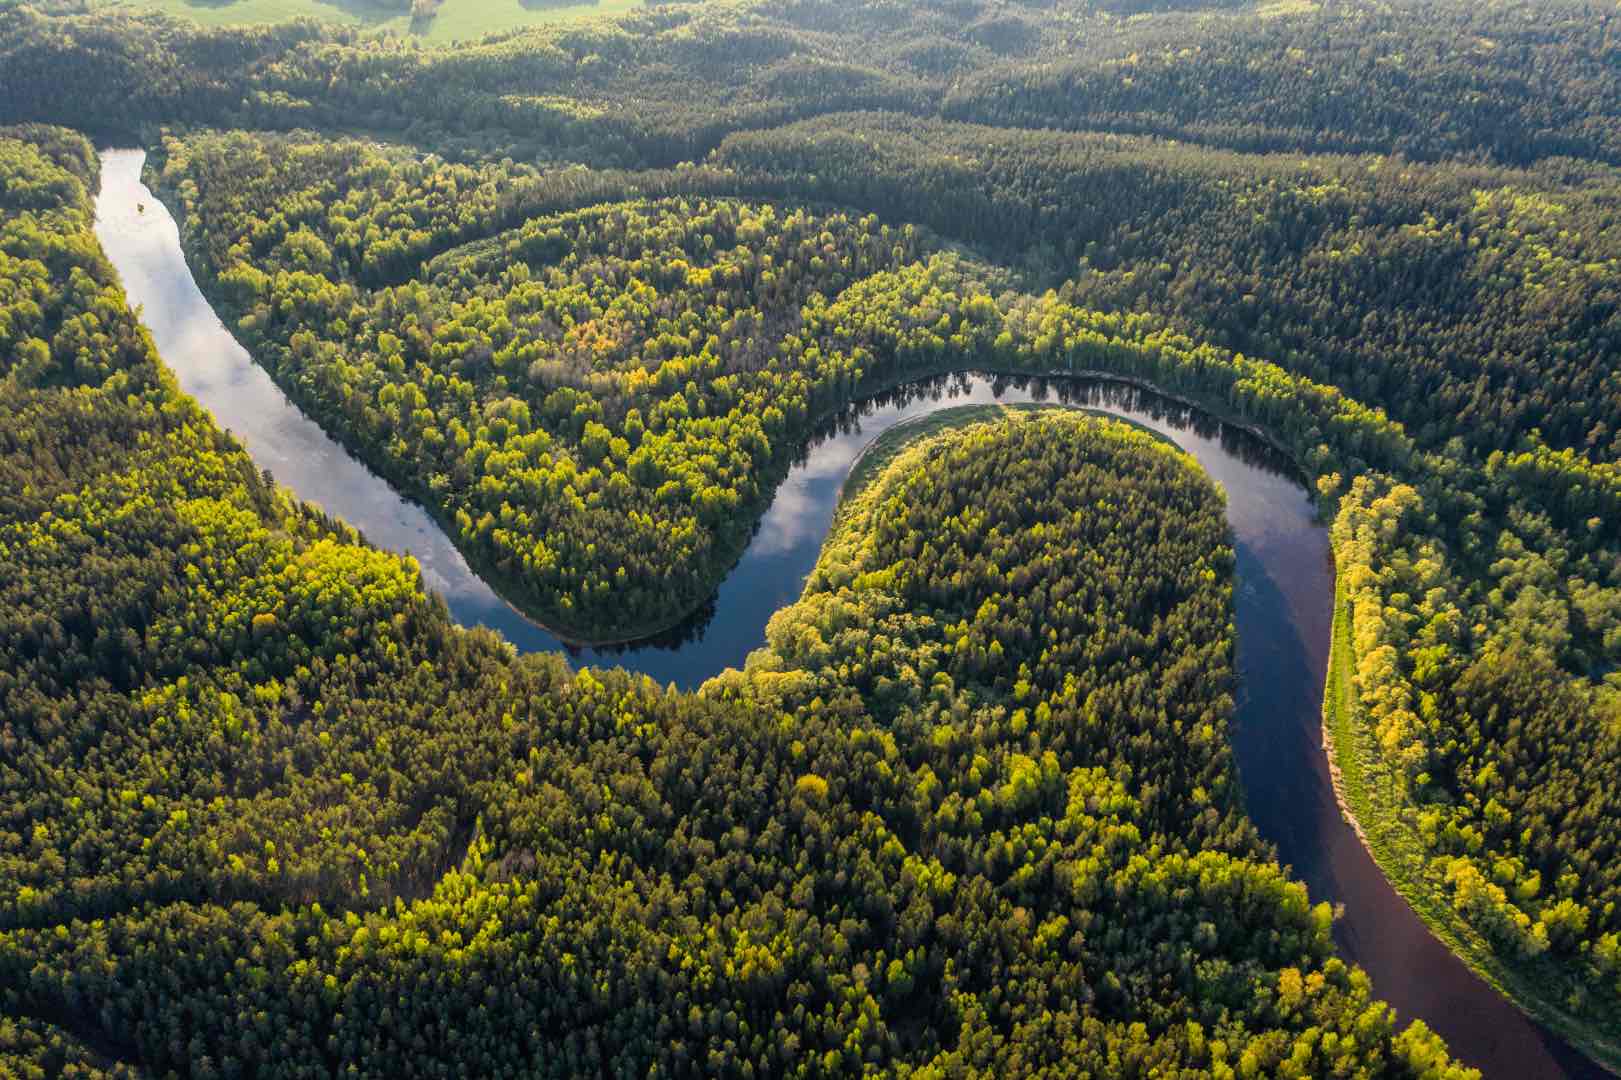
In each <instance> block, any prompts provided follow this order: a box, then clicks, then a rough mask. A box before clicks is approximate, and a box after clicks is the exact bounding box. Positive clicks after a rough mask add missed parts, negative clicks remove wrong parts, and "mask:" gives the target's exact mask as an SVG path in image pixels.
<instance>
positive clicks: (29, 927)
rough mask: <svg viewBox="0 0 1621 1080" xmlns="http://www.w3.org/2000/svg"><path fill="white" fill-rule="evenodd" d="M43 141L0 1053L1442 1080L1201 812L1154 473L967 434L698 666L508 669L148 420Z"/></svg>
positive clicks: (539, 660) (540, 1068)
mask: <svg viewBox="0 0 1621 1080" xmlns="http://www.w3.org/2000/svg"><path fill="white" fill-rule="evenodd" d="M84 151H85V147H84V144H83V143H82V142H80V141H78V140H76V139H75V138H73V137H71V136H68V135H66V134H65V133H62V132H58V131H44V130H40V129H26V130H23V131H19V132H15V133H12V134H11V135H10V136H9V137H7V138H5V139H4V140H0V168H3V169H4V175H5V176H6V186H5V192H6V196H5V197H6V199H7V208H8V210H9V211H11V213H10V214H9V215H8V218H7V224H6V226H5V227H4V229H3V230H0V251H3V252H4V253H5V258H6V259H7V260H9V261H8V262H7V263H6V269H7V271H8V273H7V278H6V280H8V281H14V282H18V283H20V284H22V285H24V286H26V287H27V292H26V295H13V296H12V297H11V298H10V299H8V301H7V306H6V308H5V313H6V320H7V321H6V322H5V324H4V325H5V326H7V327H8V328H10V327H19V328H20V329H18V330H15V331H12V332H15V333H18V334H19V335H20V334H23V333H26V334H28V337H27V338H25V339H21V340H23V341H24V342H25V343H26V342H32V341H45V340H47V339H43V338H39V337H37V336H34V335H35V334H36V333H38V332H47V333H50V334H51V335H52V336H51V338H50V339H48V340H49V344H48V345H47V347H46V353H47V357H50V356H54V355H57V354H59V353H60V354H63V355H66V350H67V347H68V346H69V345H71V344H73V343H75V342H78V343H81V344H82V349H81V352H82V355H83V356H84V357H85V359H84V361H83V362H80V363H75V364H74V365H73V366H71V367H64V366H58V365H54V364H52V363H50V362H49V361H48V359H47V361H46V362H40V363H34V364H31V365H29V366H27V367H23V366H20V365H19V366H16V367H13V368H12V369H11V370H8V372H7V374H6V377H5V379H4V381H3V382H0V395H3V400H4V404H5V407H6V415H7V416H8V417H10V418H12V419H11V421H10V422H9V423H8V424H7V426H6V429H5V436H4V437H5V442H4V443H3V444H0V450H3V457H0V461H3V463H4V464H3V467H4V468H5V470H6V472H7V473H8V474H9V475H10V476H12V477H13V478H14V479H15V480H16V482H15V483H12V484H8V485H6V487H5V491H6V494H5V499H6V502H5V503H4V504H0V560H3V561H4V570H5V573H4V574H3V578H0V579H3V580H4V581H6V582H7V583H8V593H7V596H6V603H5V605H4V608H3V610H4V612H5V615H4V620H3V623H0V655H3V656H4V659H5V665H4V673H5V674H4V682H3V683H0V694H3V697H0V701H3V703H4V710H5V717H6V719H5V721H4V726H3V727H0V735H3V737H4V739H5V741H6V748H7V754H6V756H5V758H4V760H3V761H0V784H3V789H4V791H5V799H4V802H3V806H0V812H3V814H4V815H5V816H4V819H3V820H4V822H5V824H4V826H3V828H0V838H3V839H4V841H5V845H6V848H5V854H6V858H5V861H4V863H3V864H0V872H3V873H4V875H5V879H6V882H7V889H6V894H7V895H8V896H10V897H12V900H11V901H10V902H9V903H8V904H7V905H6V907H5V908H4V910H3V911H0V976H3V978H0V986H3V987H4V990H3V991H0V994H3V997H0V1008H4V1010H5V1012H6V1014H7V1018H6V1019H4V1020H3V1021H0V1063H3V1064H4V1065H5V1066H6V1067H7V1068H10V1069H15V1070H17V1071H18V1072H20V1073H22V1074H24V1075H32V1074H36V1073H45V1072H47V1071H55V1070H57V1069H66V1068H68V1067H70V1066H71V1068H72V1069H74V1070H76V1071H77V1072H78V1073H79V1074H81V1075H92V1074H99V1073H101V1072H106V1073H107V1074H108V1075H117V1074H127V1065H126V1064H116V1063H115V1062H114V1061H113V1060H112V1059H122V1060H123V1061H124V1062H126V1063H129V1064H137V1065H140V1066H141V1067H144V1068H149V1069H151V1070H152V1071H153V1072H155V1073H162V1072H166V1071H169V1070H177V1071H185V1072H187V1073H189V1074H192V1075H237V1074H241V1073H252V1074H255V1075H309V1074H311V1073H326V1072H328V1071H332V1070H335V1069H342V1070H343V1071H348V1072H353V1073H355V1074H356V1075H361V1074H365V1075H389V1076H414V1075H442V1074H443V1073H444V1072H445V1071H447V1070H454V1071H458V1072H460V1071H466V1070H472V1071H477V1072H481V1073H497V1072H506V1071H510V1070H520V1069H521V1070H522V1071H524V1072H526V1073H530V1074H533V1073H544V1074H547V1075H578V1074H579V1073H581V1072H585V1071H590V1072H597V1071H602V1072H615V1073H620V1072H631V1073H638V1074H640V1073H645V1072H647V1071H648V1070H649V1069H656V1070H658V1071H661V1072H692V1071H702V1072H705V1073H710V1074H720V1073H724V1074H728V1075H758V1074H760V1073H781V1072H800V1073H806V1074H809V1073H834V1072H854V1071H859V1070H861V1069H862V1068H872V1069H896V1070H901V1071H912V1070H917V1071H922V1072H927V1073H929V1074H932V1075H947V1074H951V1075H958V1074H965V1073H967V1072H969V1071H990V1072H994V1073H995V1074H997V1075H1020V1074H1024V1073H1033V1072H1037V1071H1040V1070H1044V1069H1052V1068H1059V1067H1061V1068H1064V1069H1066V1070H1074V1069H1079V1070H1084V1071H1091V1072H1111V1071H1113V1072H1117V1071H1119V1069H1120V1068H1121V1067H1124V1068H1126V1069H1128V1070H1130V1071H1135V1072H1139V1073H1143V1074H1147V1073H1148V1072H1150V1071H1160V1070H1164V1069H1177V1070H1178V1071H1180V1072H1182V1073H1183V1074H1184V1075H1194V1076H1198V1075H1209V1076H1231V1075H1235V1073H1244V1074H1253V1073H1255V1072H1257V1071H1268V1072H1272V1073H1276V1074H1279V1075H1301V1076H1305V1075H1317V1074H1321V1073H1323V1072H1327V1071H1332V1070H1336V1069H1344V1070H1353V1071H1355V1072H1357V1073H1358V1074H1360V1075H1370V1076H1372V1075H1390V1076H1459V1077H1462V1076H1465V1075H1469V1074H1468V1073H1467V1071H1466V1070H1462V1069H1458V1068H1456V1067H1455V1066H1451V1065H1450V1064H1449V1063H1448V1062H1447V1059H1446V1055H1445V1051H1444V1049H1443V1048H1442V1047H1441V1046H1440V1045H1439V1043H1438V1041H1437V1040H1435V1039H1434V1038H1433V1037H1432V1036H1430V1035H1429V1034H1428V1032H1427V1031H1426V1030H1425V1029H1424V1028H1423V1026H1422V1025H1421V1024H1415V1025H1412V1026H1409V1027H1407V1028H1405V1029H1404V1030H1402V1031H1400V1032H1399V1033H1398V1031H1397V1027H1396V1024H1395V1023H1394V1019H1393V1017H1392V1016H1391V1014H1390V1012H1389V1010H1388V1008H1387V1007H1385V1006H1383V1005H1381V1004H1379V1003H1377V1002H1376V1001H1374V1000H1373V999H1372V998H1371V995H1370V992H1369V987H1368V984H1367V980H1366V977H1365V976H1363V975H1362V974H1361V973H1360V972H1358V971H1355V970H1354V969H1350V968H1348V967H1347V966H1346V965H1345V964H1344V963H1343V962H1342V961H1340V960H1339V959H1337V958H1335V957H1334V956H1333V947H1332V944H1331V941H1330V938H1329V936H1328V931H1329V925H1330V921H1331V917H1330V913H1329V912H1328V910H1327V907H1326V905H1318V906H1316V907H1313V906H1312V905H1311V904H1310V902H1309V901H1308V899H1307V897H1306V894H1305V890H1304V889H1303V888H1302V887H1301V886H1299V885H1298V884H1295V883H1292V882H1290V881H1289V880H1288V878H1287V877H1286V876H1284V875H1283V873H1282V872H1281V871H1280V870H1279V869H1278V867H1277V866H1276V864H1275V862H1272V861H1271V858H1270V853H1269V851H1268V849H1267V847H1266V845H1265V844H1264V842H1262V841H1261V840H1260V839H1259V838H1258V837H1257V836H1256V835H1255V831H1254V828H1253V826H1251V825H1250V824H1249V823H1248V821H1247V819H1246V818H1245V817H1244V815H1243V813H1242V809H1241V806H1240V803H1239V800H1238V789H1237V784H1236V780H1235V777H1234V775H1233V771H1232V767H1231V762H1230V751H1229V749H1228V742H1227V732H1226V728H1227V721H1228V716H1229V713H1230V709H1231V704H1232V699H1231V683H1232V675H1231V655H1232V631H1231V621H1230V620H1231V613H1230V603H1231V594H1230V576H1231V570H1232V554H1231V550H1230V548H1229V547H1228V542H1227V538H1226V528H1225V524H1224V522H1223V518H1222V504H1221V499H1220V496H1219V494H1218V493H1217V492H1216V490H1215V489H1214V487H1213V486H1212V485H1211V484H1210V482H1209V481H1208V480H1207V479H1206V478H1205V477H1204V476H1203V475H1202V473H1200V472H1199V470H1198V469H1197V467H1196V466H1194V465H1193V464H1192V463H1191V462H1190V461H1189V460H1188V459H1186V458H1183V457H1181V456H1180V455H1179V454H1177V453H1176V452H1175V451H1174V450H1172V449H1169V448H1167V447H1165V446H1164V445H1162V444H1160V443H1159V442H1157V441H1155V440H1154V439H1152V438H1150V437H1149V436H1147V435H1144V434H1141V433H1139V432H1137V431H1135V430H1132V429H1129V428H1126V427H1123V426H1120V425H1115V424H1105V423H1101V422H1099V421H1095V420H1092V419H1088V418H1085V417H1083V416H1078V415H1075V414H1061V415H1051V416H1049V415H1046V414H1029V415H1023V414H1015V415H1012V416H1009V417H1006V418H999V419H991V420H989V421H985V422H980V423H977V424H971V425H969V426H967V427H965V428H963V429H962V430H960V431H951V432H948V433H946V434H944V435H940V436H936V437H935V438H933V439H931V440H929V441H927V442H925V443H923V444H921V445H919V446H917V447H915V448H913V449H910V450H908V451H907V453H906V454H905V455H903V456H902V457H901V458H900V459H898V460H896V461H895V462H894V463H892V464H891V466H890V467H889V468H888V469H887V470H885V471H884V472H883V474H882V475H881V476H879V477H878V478H877V479H876V480H875V481H874V482H872V483H871V484H870V485H869V486H868V487H867V488H866V489H865V490H864V491H863V492H861V493H860V494H859V495H856V496H853V497H852V499H851V501H850V503H849V505H848V506H847V508H846V510H845V512H844V513H843V514H842V516H841V519H840V525H839V529H838V531H837V533H836V535H835V536H834V537H833V538H832V540H831V541H830V543H829V545H828V549H827V553H826V555H825V556H824V558H823V560H822V562H821V564H820V565H819V567H818V569H817V572H816V574H815V576H814V577H813V580H812V581H811V583H810V584H809V585H808V587H807V589H806V593H805V597H804V599H803V600H802V601H801V602H800V603H799V604H797V605H795V606H794V607H792V608H790V609H788V610H786V611H784V612H783V613H781V614H780V615H779V616H778V618H777V619H775V620H774V621H773V624H772V627H771V631H770V642H769V645H768V647H767V648H766V649H765V650H762V651H761V652H760V653H759V654H758V655H757V656H756V657H755V658H754V660H753V661H751V664H750V667H749V669H748V670H747V671H743V672H731V673H729V674H728V675H726V676H725V677H723V678H722V679H720V680H718V681H716V682H714V683H712V684H711V685H709V686H708V687H706V688H705V689H704V690H703V691H702V692H701V693H699V694H696V695H681V694H675V693H671V692H665V691H660V690H659V689H658V688H657V687H655V686H654V685H652V684H651V683H650V682H649V681H647V680H645V679H637V678H634V677H631V676H628V675H626V674H624V673H623V672H610V673H593V672H588V671H581V672H577V673H576V672H570V671H569V670H568V669H567V667H566V666H565V665H564V664H563V663H562V662H561V661H560V660H559V659H558V658H555V657H545V656H535V657H525V658H515V657H514V656H513V655H512V654H511V652H510V650H508V649H507V648H505V647H504V646H502V645H501V644H500V643H499V642H498V641H497V640H496V639H495V638H494V637H493V636H492V635H490V634H488V633H484V632H476V633H469V632H466V631H462V630H459V629H457V628H455V627H454V626H452V625H451V624H450V622H449V619H448V616H447V614H446V612H445V610H444V607H443V605H442V604H441V603H439V602H437V601H435V600H433V599H431V598H429V597H427V596H425V595H424V593H423V592H422V588H421V582H420V577H419V575H418V574H417V572H416V569H415V567H414V566H413V565H412V564H411V563H410V562H409V561H408V560H401V559H398V558H396V557H394V556H390V555H386V554H383V553H379V552H376V551H374V550H371V549H369V548H367V547H365V546H363V545H362V544H360V543H359V542H358V541H357V540H356V538H355V537H354V536H353V534H352V533H349V532H347V531H346V530H345V529H343V528H342V527H341V526H338V525H335V524H334V523H332V522H330V521H328V520H325V519H324V518H322V517H321V516H319V515H317V514H315V513H313V512H311V511H310V510H308V509H306V508H304V507H302V506H301V505H299V504H297V503H296V502H293V501H292V500H290V499H289V498H288V497H287V496H286V495H285V494H284V493H282V492H279V491H278V490H276V489H275V488H273V487H271V486H270V485H268V484H267V483H266V482H265V481H264V479H263V478H262V477H261V476H260V475H259V474H258V473H256V472H255V471H254V469H253V468H252V467H251V465H250V464H249V462H248V460H247V457H246V455H245V454H244V453H243V452H242V451H241V449H240V448H238V447H237V446H236V445H235V444H234V443H233V442H232V441H231V440H229V439H228V438H227V437H224V436H222V435H220V434H219V433H218V432H217V431H216V430H215V429H214V427H213V426H212V424H211V423H210V421H209V420H208V418H207V417H206V416H205V415H203V414H201V413H200V412H199V411H198V410H197V408H196V406H195V405H193V404H191V403H190V402H189V401H187V400H186V399H184V398H182V397H181V396H180V395H179V394H178V393H177V392H176V391H175V389H174V388H173V385H172V384H171V382H170V381H169V379H168V377H167V376H166V375H165V374H164V373H163V371H162V369H161V368H160V367H159V366H158V364H157V362H156V358H155V356H154V355H153V352H152V350H151V348H150V345H149V342H148V341H147V339H146V337H145V335H144V333H143V332H142V331H141V330H140V329H139V328H138V327H137V325H136V323H135V321H134V319H133V316H132V315H131V314H130V312H129V311H128V309H127V307H125V306H124V304H123V303H122V295H121V292H120V290H119V288H118V286H117V284H116V283H115V282H114V281H113V280H112V275H111V273H110V270H109V268H108V266H107V264H106V262H105V260H104V259H103V258H102V257H101V255H100V253H99V251H98V250H97V248H96V246H95V244H94V241H93V239H92V237H91V234H90V232H89V227H88V226H89V210H88V202H87V197H86V186H87V184H88V183H90V182H92V181H93V179H94V173H93V169H94V165H93V159H91V158H90V157H89V155H88V154H87V153H85V152H84ZM42 259H50V260H53V265H55V266H56V268H57V269H58V270H59V271H61V272H60V273H59V274H57V275H56V276H55V277H45V276H43V275H40V276H35V277H32V278H30V277H29V274H30V273H31V269H30V267H31V266H32V265H34V264H37V263H39V262H40V261H41V260H42ZM30 282H32V284H30ZM26 351H27V353H28V354H29V355H30V356H32V355H33V353H34V352H35V350H34V348H33V347H31V346H28V347H27V348H26ZM70 418H71V419H70ZM110 463H116V464H110ZM924 548H927V549H928V554H927V557H919V555H920V551H921V550H922V549H924ZM25 582H26V583H27V587H26V588H25V587H23V583H25Z"/></svg>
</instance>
